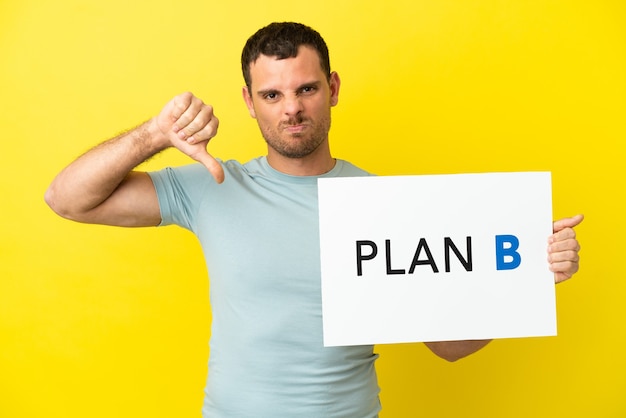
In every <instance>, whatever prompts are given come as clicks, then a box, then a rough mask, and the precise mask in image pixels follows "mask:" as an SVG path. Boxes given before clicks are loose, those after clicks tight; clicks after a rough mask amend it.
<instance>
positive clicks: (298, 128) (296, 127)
mask: <svg viewBox="0 0 626 418" xmlns="http://www.w3.org/2000/svg"><path fill="white" fill-rule="evenodd" d="M307 127H308V125H305V124H303V123H299V124H293V125H291V124H290V125H284V127H283V129H284V130H285V132H287V133H290V134H300V133H302V132H304V131H305V130H306V128H307Z"/></svg>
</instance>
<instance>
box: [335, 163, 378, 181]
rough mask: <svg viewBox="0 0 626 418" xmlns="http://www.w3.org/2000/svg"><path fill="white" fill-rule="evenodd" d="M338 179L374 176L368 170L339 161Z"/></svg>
mask: <svg viewBox="0 0 626 418" xmlns="http://www.w3.org/2000/svg"><path fill="white" fill-rule="evenodd" d="M336 168H337V173H336V175H337V177H364V176H373V175H374V174H372V173H370V172H369V171H367V170H364V169H362V168H361V167H358V166H356V165H354V164H352V163H351V162H349V161H346V160H340V159H337V165H336Z"/></svg>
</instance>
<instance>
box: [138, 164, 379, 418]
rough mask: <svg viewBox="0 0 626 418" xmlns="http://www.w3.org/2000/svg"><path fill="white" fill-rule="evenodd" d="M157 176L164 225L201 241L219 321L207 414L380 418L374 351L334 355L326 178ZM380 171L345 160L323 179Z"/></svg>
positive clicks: (258, 170)
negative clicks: (325, 252)
mask: <svg viewBox="0 0 626 418" xmlns="http://www.w3.org/2000/svg"><path fill="white" fill-rule="evenodd" d="M222 166H223V167H224V172H225V175H226V178H225V181H224V183H222V184H217V183H215V181H214V180H213V178H212V177H211V175H210V174H209V172H208V171H207V170H206V168H204V166H202V165H200V164H193V165H188V166H183V167H178V168H167V169H164V170H161V171H159V172H153V173H150V176H151V178H152V180H153V182H154V185H155V187H156V190H157V194H158V198H159V204H160V208H161V216H162V225H169V224H177V225H180V226H182V227H184V228H187V229H189V230H191V231H192V232H193V233H195V234H196V236H197V237H198V239H199V240H200V242H201V244H202V248H203V252H204V256H205V259H206V263H207V268H208V271H209V277H210V298H211V309H212V316H213V322H212V326H211V343H210V344H211V346H210V360H209V374H208V379H207V385H206V395H205V400H204V407H203V416H204V417H205V418H208V417H220V418H221V417H225V418H233V417H255V418H257V417H272V418H279V417H288V418H294V417H315V418H322V417H323V418H332V417H342V418H343V417H358V418H368V417H376V416H377V414H378V412H379V410H380V402H379V399H378V393H379V388H378V383H377V379H376V372H375V369H374V362H375V360H376V358H377V357H378V355H376V354H374V352H373V347H372V346H354V347H324V346H323V341H322V303H321V278H320V255H319V252H320V248H319V246H320V244H319V222H318V203H317V178H318V176H312V177H299V176H289V175H286V174H283V173H280V172H278V171H276V170H274V169H273V168H272V167H270V166H269V164H268V163H267V160H266V158H265V157H260V158H257V159H254V160H252V161H250V162H248V163H246V164H241V163H239V162H236V161H226V162H223V163H222ZM366 175H368V173H366V172H365V171H363V170H361V169H359V168H357V167H355V166H354V165H352V164H350V163H348V162H346V161H342V160H337V163H336V165H335V167H334V168H333V169H332V170H331V171H330V172H328V173H326V174H324V175H322V176H319V177H354V176H366Z"/></svg>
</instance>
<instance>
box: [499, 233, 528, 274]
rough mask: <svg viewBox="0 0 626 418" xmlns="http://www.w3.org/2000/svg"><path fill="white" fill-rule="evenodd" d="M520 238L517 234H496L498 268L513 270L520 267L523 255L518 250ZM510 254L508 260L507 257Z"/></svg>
mask: <svg viewBox="0 0 626 418" xmlns="http://www.w3.org/2000/svg"><path fill="white" fill-rule="evenodd" d="M518 248H519V240H518V239H517V237H516V236H515V235H496V266H497V269H498V270H513V269H516V268H518V267H519V265H520V264H521V262H522V257H521V256H520V255H519V253H518V252H517V249H518ZM507 256H508V261H507V260H505V257H507Z"/></svg>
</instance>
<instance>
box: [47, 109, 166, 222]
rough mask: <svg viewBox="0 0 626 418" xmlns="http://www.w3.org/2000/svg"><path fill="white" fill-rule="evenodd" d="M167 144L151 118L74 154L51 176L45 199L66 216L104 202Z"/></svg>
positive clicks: (86, 210) (75, 214)
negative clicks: (130, 174) (71, 160)
mask: <svg viewBox="0 0 626 418" xmlns="http://www.w3.org/2000/svg"><path fill="white" fill-rule="evenodd" d="M168 146H169V143H168V142H167V139H166V138H165V137H164V135H163V134H161V133H160V131H159V130H158V127H157V126H156V122H155V121H154V120H152V119H151V120H149V121H147V122H145V123H143V124H142V125H139V126H138V127H136V128H134V129H132V130H130V131H128V132H125V133H123V134H121V135H119V136H117V137H115V138H112V139H110V140H108V141H105V142H103V143H102V144H100V145H97V146H96V147H94V148H93V149H91V150H89V151H87V152H86V153H85V154H83V155H82V156H80V157H78V158H77V159H76V160H75V161H74V162H72V163H71V164H70V165H68V166H67V167H66V168H65V169H63V170H62V171H61V172H60V173H59V174H58V175H57V176H56V177H55V179H54V180H53V181H52V183H51V184H50V187H49V188H48V190H47V191H46V194H45V200H46V202H47V203H48V205H49V206H50V207H51V208H52V209H53V210H54V211H55V212H57V213H59V214H60V215H62V216H65V217H67V218H73V217H76V216H77V215H79V214H80V213H85V212H88V211H90V210H92V209H94V208H95V207H97V206H98V205H100V204H101V203H102V202H104V201H105V200H106V199H107V198H108V197H109V196H110V195H111V194H112V193H113V192H114V191H115V189H116V188H117V187H118V186H119V185H120V183H122V181H123V180H124V179H125V178H126V177H127V176H128V175H129V173H130V172H131V171H132V170H133V169H134V168H135V167H137V166H138V165H139V164H141V163H142V162H144V161H145V160H147V159H149V158H150V157H152V156H153V155H155V154H157V153H159V152H160V151H162V150H164V149H165V148H167V147H168Z"/></svg>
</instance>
